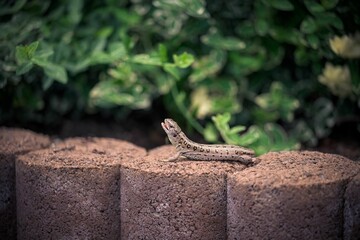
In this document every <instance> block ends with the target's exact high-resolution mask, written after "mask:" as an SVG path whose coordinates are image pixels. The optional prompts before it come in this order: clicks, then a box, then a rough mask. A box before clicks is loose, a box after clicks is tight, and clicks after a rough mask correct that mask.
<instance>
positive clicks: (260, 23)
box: [255, 19, 270, 36]
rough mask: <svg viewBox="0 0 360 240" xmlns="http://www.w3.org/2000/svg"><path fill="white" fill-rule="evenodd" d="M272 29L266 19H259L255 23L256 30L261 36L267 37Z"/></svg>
mask: <svg viewBox="0 0 360 240" xmlns="http://www.w3.org/2000/svg"><path fill="white" fill-rule="evenodd" d="M269 29H270V25H269V22H268V21H266V20H265V19H258V20H257V21H255V30H256V32H257V33H258V34H259V36H265V35H266V34H267V33H268V31H269Z"/></svg>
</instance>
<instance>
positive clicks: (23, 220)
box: [16, 138, 146, 240]
mask: <svg viewBox="0 0 360 240" xmlns="http://www.w3.org/2000/svg"><path fill="white" fill-rule="evenodd" d="M145 154H146V151H145V150H144V149H142V148H139V147H136V146H134V145H132V144H130V143H127V142H123V141H119V140H114V139H106V138H87V139H83V138H74V139H68V140H66V141H64V142H61V143H58V144H57V145H55V146H52V147H51V148H49V149H45V150H40V151H35V152H31V153H29V154H27V155H23V156H21V157H19V158H18V159H17V162H16V182H17V189H16V193H17V212H18V229H17V231H18V239H22V240H23V239H120V217H119V216H120V209H119V202H120V199H119V198H120V187H119V185H120V182H119V180H120V163H121V161H123V160H125V159H128V160H129V161H131V159H132V158H133V157H134V156H144V155H145Z"/></svg>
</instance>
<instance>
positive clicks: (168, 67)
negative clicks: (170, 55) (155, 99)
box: [163, 63, 180, 80]
mask: <svg viewBox="0 0 360 240" xmlns="http://www.w3.org/2000/svg"><path fill="white" fill-rule="evenodd" d="M163 68H164V71H165V72H167V73H169V74H170V75H171V76H173V77H174V78H175V79H176V80H179V79H180V72H179V69H178V68H177V67H176V66H175V65H174V64H172V63H165V64H164V67H163Z"/></svg>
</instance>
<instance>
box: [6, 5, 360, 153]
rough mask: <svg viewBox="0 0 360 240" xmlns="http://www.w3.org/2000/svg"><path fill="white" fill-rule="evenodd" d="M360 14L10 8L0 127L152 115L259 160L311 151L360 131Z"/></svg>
mask: <svg viewBox="0 0 360 240" xmlns="http://www.w3.org/2000/svg"><path fill="white" fill-rule="evenodd" d="M359 13H360V2H359V1H339V0H320V1H313V0H305V1H299V0H251V1H250V0H243V1H238V0H227V1H218V0H215V1H205V0H174V1H166V0H155V1H150V0H129V1H126V0H124V1H118V0H116V1H115V0H107V1H83V0H62V1H40V0H33V1H27V0H17V1H14V0H13V1H10V0H7V1H6V0H5V1H2V2H1V4H0V19H1V25H0V56H1V58H0V124H5V125H6V124H10V123H17V124H20V125H22V124H23V125H26V124H29V123H35V124H40V125H42V126H58V124H61V122H62V121H63V120H64V119H82V118H84V117H86V116H96V117H100V118H101V117H104V118H106V119H113V120H114V121H120V122H121V121H125V120H129V118H130V117H131V113H132V112H134V111H139V110H140V111H141V110H144V111H148V112H150V113H152V114H153V115H156V114H160V115H161V117H165V116H168V117H173V118H174V119H176V120H177V121H178V122H179V123H181V125H182V126H184V127H185V126H187V128H186V129H187V130H190V129H194V130H195V131H197V132H199V133H200V134H202V135H203V136H204V138H205V139H206V140H207V141H208V142H219V141H225V142H227V143H231V144H240V145H242V146H246V147H251V148H253V149H255V150H256V152H257V154H262V153H264V152H267V151H270V150H284V149H296V148H299V147H300V144H304V145H308V146H313V145H316V144H317V142H318V140H319V139H321V138H324V137H326V136H328V135H329V134H331V133H332V131H333V129H334V127H335V126H336V125H337V124H343V123H345V124H346V123H351V124H352V126H354V130H353V131H354V132H356V131H360V119H359V116H360V114H359V112H360V111H359V110H360V70H359V69H360V68H359V58H360V28H359V26H360V14H359ZM159 109H160V111H161V113H159ZM144 120H146V119H144ZM104 124H106V123H105V122H104Z"/></svg>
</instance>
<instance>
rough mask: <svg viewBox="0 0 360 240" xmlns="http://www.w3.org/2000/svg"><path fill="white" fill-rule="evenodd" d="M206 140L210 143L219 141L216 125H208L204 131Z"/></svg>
mask: <svg viewBox="0 0 360 240" xmlns="http://www.w3.org/2000/svg"><path fill="white" fill-rule="evenodd" d="M204 138H205V140H206V141H208V142H216V141H217V140H218V134H217V131H216V128H215V126H214V124H212V123H208V124H206V127H205V129H204Z"/></svg>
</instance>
